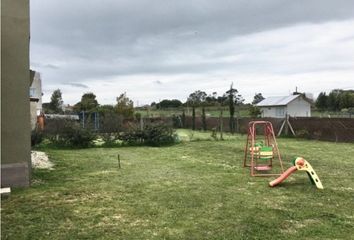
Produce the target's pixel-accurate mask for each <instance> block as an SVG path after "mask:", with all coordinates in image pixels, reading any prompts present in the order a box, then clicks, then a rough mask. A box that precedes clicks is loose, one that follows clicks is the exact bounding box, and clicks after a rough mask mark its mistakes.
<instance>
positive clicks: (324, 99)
mask: <svg viewBox="0 0 354 240" xmlns="http://www.w3.org/2000/svg"><path fill="white" fill-rule="evenodd" d="M315 105H316V108H317V109H318V110H320V111H350V112H354V90H342V89H334V90H332V91H331V92H330V93H329V94H328V95H327V94H326V92H321V93H320V94H319V95H318V97H317V99H316V102H315Z"/></svg>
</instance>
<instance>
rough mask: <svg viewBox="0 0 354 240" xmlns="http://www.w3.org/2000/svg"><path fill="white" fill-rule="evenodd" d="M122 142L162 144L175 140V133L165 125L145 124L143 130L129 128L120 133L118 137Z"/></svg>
mask: <svg viewBox="0 0 354 240" xmlns="http://www.w3.org/2000/svg"><path fill="white" fill-rule="evenodd" d="M118 139H119V140H121V141H123V143H124V144H130V145H139V144H144V145H148V146H163V145H169V144H173V143H175V142H176V134H175V133H174V131H173V129H172V128H171V127H169V126H166V125H155V126H154V125H152V126H145V128H144V130H139V129H135V130H130V131H129V132H124V133H121V134H120V135H119V137H118Z"/></svg>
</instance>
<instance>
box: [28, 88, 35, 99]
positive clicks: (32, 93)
mask: <svg viewBox="0 0 354 240" xmlns="http://www.w3.org/2000/svg"><path fill="white" fill-rule="evenodd" d="M29 95H30V97H35V95H36V89H35V88H30V91H29Z"/></svg>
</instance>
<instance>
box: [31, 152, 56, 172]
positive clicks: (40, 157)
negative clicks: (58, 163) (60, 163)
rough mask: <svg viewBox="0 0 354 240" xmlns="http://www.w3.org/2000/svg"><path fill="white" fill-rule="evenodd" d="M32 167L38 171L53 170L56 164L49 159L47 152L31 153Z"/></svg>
mask: <svg viewBox="0 0 354 240" xmlns="http://www.w3.org/2000/svg"><path fill="white" fill-rule="evenodd" d="M31 161H32V167H33V168H38V169H50V170H52V169H53V166H54V164H53V163H51V162H50V161H49V159H48V155H47V154H46V153H45V152H39V151H31Z"/></svg>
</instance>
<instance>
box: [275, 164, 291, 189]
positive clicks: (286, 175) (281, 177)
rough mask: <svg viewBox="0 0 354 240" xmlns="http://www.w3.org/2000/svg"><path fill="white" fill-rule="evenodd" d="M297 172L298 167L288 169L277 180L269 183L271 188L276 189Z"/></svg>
mask: <svg viewBox="0 0 354 240" xmlns="http://www.w3.org/2000/svg"><path fill="white" fill-rule="evenodd" d="M296 170H297V168H296V166H292V167H291V168H288V169H287V170H286V171H285V172H284V173H283V174H282V175H280V176H279V177H278V178H277V179H274V180H273V181H271V182H270V183H269V186H270V187H274V186H276V185H278V184H279V183H281V182H282V181H284V180H285V179H287V178H288V177H289V176H290V175H291V174H292V173H293V172H295V171H296Z"/></svg>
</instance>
